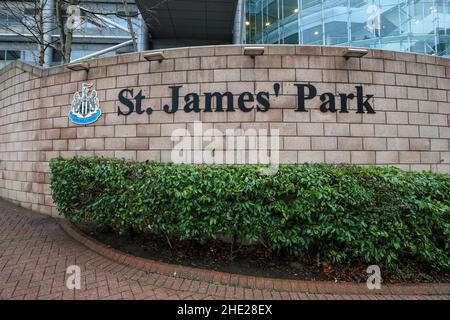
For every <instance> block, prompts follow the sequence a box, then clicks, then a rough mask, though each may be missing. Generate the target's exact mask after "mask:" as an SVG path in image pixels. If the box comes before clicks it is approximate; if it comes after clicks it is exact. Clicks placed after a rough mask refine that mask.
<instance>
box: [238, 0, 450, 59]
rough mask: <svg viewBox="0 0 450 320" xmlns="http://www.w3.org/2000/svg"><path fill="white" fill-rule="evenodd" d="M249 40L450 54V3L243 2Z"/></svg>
mask: <svg viewBox="0 0 450 320" xmlns="http://www.w3.org/2000/svg"><path fill="white" fill-rule="evenodd" d="M244 10H245V28H243V29H244V30H245V31H244V32H245V39H246V43H249V44H311V45H338V46H351V47H366V48H379V49H386V50H394V51H406V52H417V53H426V54H432V55H439V56H447V57H448V56H450V1H449V0H435V1H420V0H416V1H414V0H403V1H402V0H378V1H374V0H245V1H244Z"/></svg>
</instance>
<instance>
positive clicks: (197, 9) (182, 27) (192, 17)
mask: <svg viewBox="0 0 450 320" xmlns="http://www.w3.org/2000/svg"><path fill="white" fill-rule="evenodd" d="M136 2H137V4H138V7H139V9H140V11H141V13H142V16H143V17H144V20H145V21H146V23H147V25H148V27H149V30H150V33H151V35H152V37H153V38H155V39H196V40H219V41H230V42H231V40H232V34H233V23H234V16H235V12H236V4H237V0H167V1H164V0H137V1H136Z"/></svg>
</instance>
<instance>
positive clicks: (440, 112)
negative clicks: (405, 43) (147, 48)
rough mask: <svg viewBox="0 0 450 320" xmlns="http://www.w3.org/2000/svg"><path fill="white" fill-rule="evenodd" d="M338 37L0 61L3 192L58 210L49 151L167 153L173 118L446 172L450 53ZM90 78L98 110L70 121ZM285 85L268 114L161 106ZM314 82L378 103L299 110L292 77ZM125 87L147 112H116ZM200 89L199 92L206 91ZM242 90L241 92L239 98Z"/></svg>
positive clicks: (294, 154) (284, 144) (323, 153)
mask: <svg viewBox="0 0 450 320" xmlns="http://www.w3.org/2000/svg"><path fill="white" fill-rule="evenodd" d="M343 50H344V49H341V48H336V47H315V46H267V47H266V51H265V55H264V56H258V57H256V58H255V59H252V58H250V57H248V56H244V55H243V54H242V52H243V48H242V47H241V46H218V47H199V48H183V49H173V50H166V51H165V55H166V57H167V59H166V60H164V61H162V62H161V63H159V62H157V61H155V62H148V61H146V60H145V59H143V57H142V54H131V55H124V56H118V57H108V58H104V59H99V60H94V61H90V62H89V63H90V71H89V73H88V75H87V78H86V74H85V73H84V72H83V71H80V72H71V71H69V70H67V69H66V68H65V67H56V68H51V69H47V70H40V69H38V68H33V67H30V66H29V65H25V64H23V63H20V62H18V63H15V64H13V65H11V66H9V67H7V68H6V69H3V70H1V71H0V197H2V198H5V199H8V200H11V201H14V202H16V203H18V204H20V205H22V206H25V207H28V208H31V209H33V210H36V211H40V212H43V213H47V214H56V210H55V208H54V206H53V202H52V198H51V192H50V188H49V167H48V162H49V160H50V159H52V158H54V157H57V156H63V157H71V156H75V155H101V156H116V157H126V158H131V159H137V160H139V161H144V160H158V161H167V160H168V159H169V157H170V149H171V147H172V145H173V142H172V141H171V139H170V136H171V133H172V130H174V129H176V128H186V129H190V128H191V127H192V124H191V123H192V121H195V120H201V121H203V122H204V127H205V128H218V129H220V130H222V131H223V130H224V129H226V128H242V129H248V128H263V129H268V130H269V131H270V130H271V129H279V130H280V133H281V141H280V147H281V149H282V151H281V155H280V160H281V161H282V162H289V163H292V162H294V163H295V162H298V163H303V162H329V163H355V164H362V165H367V164H376V165H395V166H398V167H400V168H403V169H406V170H432V171H439V172H447V173H449V172H450V145H449V141H450V126H449V124H450V59H444V58H436V57H432V56H423V55H415V54H408V53H394V52H388V51H377V50H371V51H370V52H369V54H368V55H367V56H365V57H364V58H361V59H359V58H356V59H355V58H352V59H350V60H348V61H347V60H345V59H344V58H343V57H342V55H343ZM85 80H88V81H90V82H93V83H94V85H95V88H96V90H97V92H98V95H99V99H100V104H101V109H102V112H103V115H102V117H101V118H100V119H99V120H98V121H97V122H96V123H94V124H91V125H89V126H77V125H74V124H72V123H70V122H69V120H68V118H67V114H68V112H69V110H70V103H71V100H72V96H73V94H74V92H75V91H77V90H79V89H80V87H81V83H82V82H83V81H85ZM275 82H279V83H280V84H281V95H280V96H279V97H277V98H275V97H274V96H273V95H272V96H271V99H270V100H271V109H270V110H269V111H268V112H267V113H260V112H256V111H255V112H250V113H247V114H244V113H243V112H241V111H239V110H238V109H237V110H236V112H234V113H220V114H217V113H211V114H209V113H208V114H206V113H200V114H195V113H190V114H187V113H184V111H182V110H179V111H178V112H177V113H175V114H167V113H165V112H164V111H162V107H161V106H162V105H164V104H165V103H168V102H170V94H171V93H170V90H169V89H168V86H169V85H173V84H181V85H183V86H184V87H183V89H182V92H181V93H182V94H185V93H188V90H189V92H191V91H194V92H199V93H204V92H211V91H213V92H214V91H222V92H223V91H227V90H229V91H231V92H233V93H235V94H239V93H241V92H242V91H246V90H248V91H250V92H255V91H256V92H258V91H260V90H268V89H270V90H273V83H275ZM299 82H301V83H306V82H309V83H311V84H314V85H315V86H316V87H317V89H318V92H319V93H322V92H325V91H327V92H332V93H334V94H337V93H339V92H343V93H350V92H354V90H355V89H354V87H355V86H356V85H363V86H364V91H365V92H364V93H365V94H374V95H375V99H374V107H375V110H376V112H377V113H376V114H357V113H355V110H354V109H355V103H354V101H353V102H352V103H350V113H348V114H340V113H339V112H337V113H321V112H320V111H319V110H318V107H319V105H320V101H319V99H318V98H316V99H314V100H313V101H309V102H308V104H307V106H309V107H310V109H309V110H308V111H309V112H307V113H302V112H294V109H295V106H296V88H295V87H294V86H293V84H294V83H299ZM123 88H135V90H136V89H138V88H139V90H140V89H142V90H143V93H144V95H145V96H147V100H145V103H146V104H147V105H152V106H153V107H154V112H153V114H151V115H150V116H148V115H146V114H143V115H136V114H133V115H131V116H128V117H124V116H118V115H117V114H116V112H117V106H118V105H119V102H118V99H117V96H118V92H119V91H120V90H121V89H123ZM203 99H204V97H201V101H204V100H203ZM235 99H236V100H237V97H235Z"/></svg>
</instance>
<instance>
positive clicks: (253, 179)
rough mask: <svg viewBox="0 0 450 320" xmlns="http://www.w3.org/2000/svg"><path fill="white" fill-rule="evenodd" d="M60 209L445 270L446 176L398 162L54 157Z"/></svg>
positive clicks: (111, 222)
mask: <svg viewBox="0 0 450 320" xmlns="http://www.w3.org/2000/svg"><path fill="white" fill-rule="evenodd" d="M50 167H51V189H52V193H53V199H54V201H55V202H56V204H57V207H58V210H59V212H60V213H61V214H63V215H64V216H66V217H67V218H68V219H70V220H72V221H76V222H80V221H84V222H93V223H95V224H96V225H97V226H98V227H101V228H102V227H110V228H113V229H114V230H116V231H117V232H119V233H123V232H126V231H130V230H134V231H145V232H153V233H158V234H165V235H168V236H171V237H176V238H179V239H192V240H198V241H201V242H202V243H206V242H207V241H208V240H210V239H213V238H216V237H219V236H224V235H228V236H235V237H239V238H241V239H245V240H247V241H249V242H250V243H255V242H258V241H263V242H264V243H265V244H266V245H267V246H268V247H270V248H271V249H272V250H283V251H288V252H289V253H291V254H295V255H303V254H306V253H308V254H310V253H320V254H321V256H322V257H324V259H326V260H327V261H330V262H333V263H342V264H354V263H368V264H369V263H370V264H373V263H377V264H384V265H393V264H397V263H401V264H403V263H410V262H412V263H414V264H417V265H421V266H427V267H431V268H434V269H446V270H448V269H449V268H450V259H449V252H450V228H449V226H450V194H449V190H450V176H449V175H445V174H436V173H430V172H425V173H418V172H405V171H402V170H399V169H397V168H385V167H358V166H333V165H325V164H320V165H282V166H280V169H279V171H278V173H277V174H276V175H271V176H267V175H261V174H260V167H259V166H257V165H174V164H157V163H136V162H131V161H127V160H122V159H109V158H96V157H87V158H79V157H76V158H71V159H59V158H58V159H54V160H53V161H52V162H51V164H50Z"/></svg>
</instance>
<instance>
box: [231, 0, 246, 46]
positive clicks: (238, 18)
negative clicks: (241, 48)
mask: <svg viewBox="0 0 450 320" xmlns="http://www.w3.org/2000/svg"><path fill="white" fill-rule="evenodd" d="M243 14H244V0H238V3H237V8H236V15H235V17H234V28H233V43H234V44H241V43H243V41H242V32H243V29H242V19H243Z"/></svg>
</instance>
